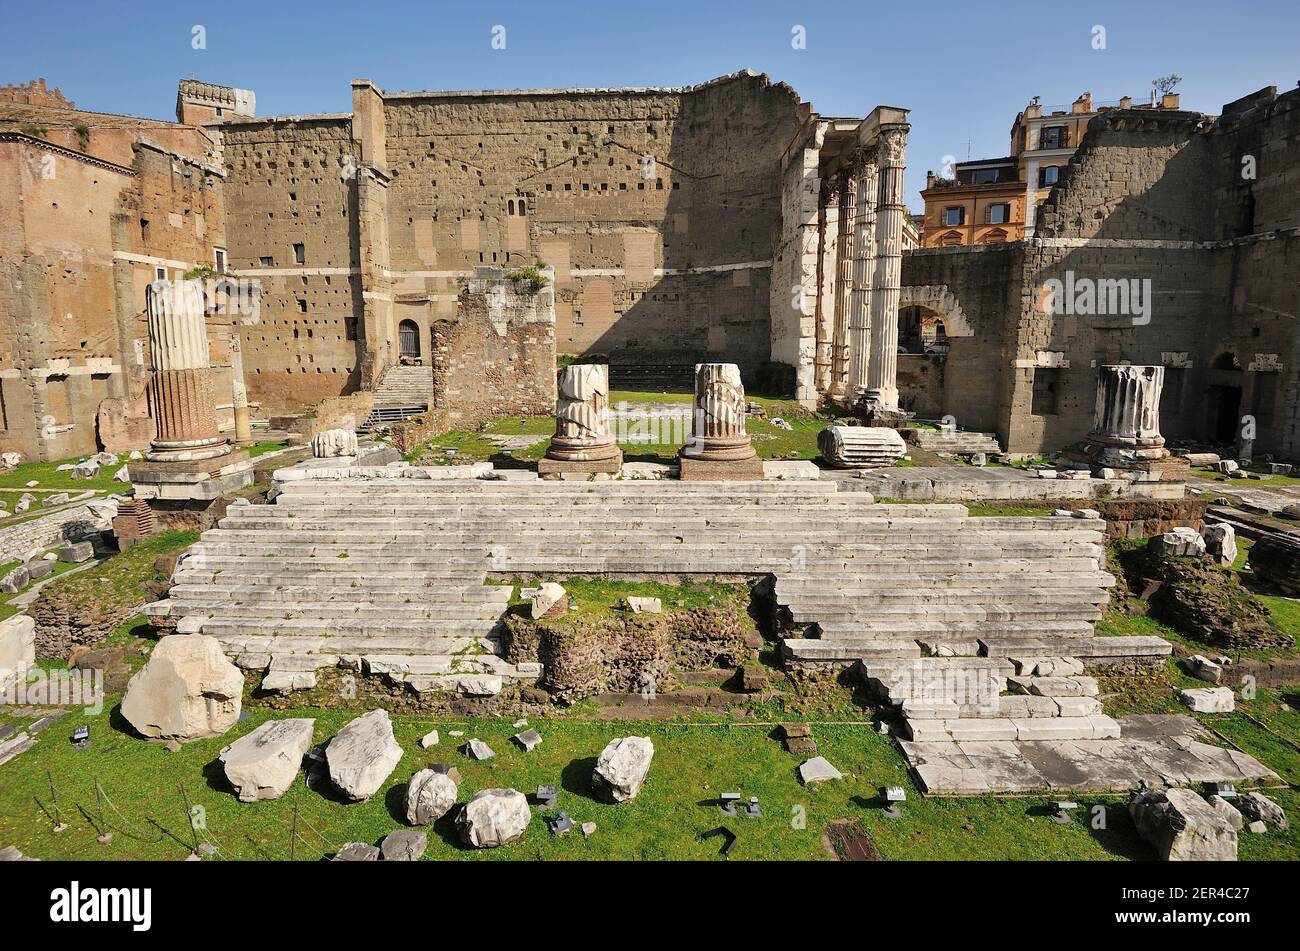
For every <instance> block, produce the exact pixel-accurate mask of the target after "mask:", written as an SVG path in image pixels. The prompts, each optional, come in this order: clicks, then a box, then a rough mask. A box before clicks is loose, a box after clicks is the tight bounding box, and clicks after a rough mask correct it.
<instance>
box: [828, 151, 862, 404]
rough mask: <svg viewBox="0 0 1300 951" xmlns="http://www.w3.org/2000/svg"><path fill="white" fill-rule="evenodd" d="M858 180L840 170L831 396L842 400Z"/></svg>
mask: <svg viewBox="0 0 1300 951" xmlns="http://www.w3.org/2000/svg"><path fill="white" fill-rule="evenodd" d="M857 192H858V182H857V179H855V178H854V177H853V176H852V175H851V174H850V173H849V172H848V171H844V172H841V173H840V181H839V225H840V231H839V236H838V237H837V239H836V250H835V329H834V335H833V339H832V342H831V386H830V398H831V399H832V400H836V401H842V400H843V399H844V397H845V395H846V394H847V393H848V383H849V297H850V295H851V294H852V292H853V254H854V245H855V237H854V233H853V228H854V224H855V222H854V218H853V214H854V208H855V207H856V204H857Z"/></svg>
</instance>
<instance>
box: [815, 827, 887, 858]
mask: <svg viewBox="0 0 1300 951" xmlns="http://www.w3.org/2000/svg"><path fill="white" fill-rule="evenodd" d="M822 845H824V846H825V847H826V851H827V852H829V853H830V854H831V855H833V856H835V858H837V859H839V860H840V861H841V862H879V861H881V860H882V858H883V856H881V854H880V848H879V847H878V846H877V845H876V841H875V840H874V839H873V838H871V836H870V835H869V834H868V833H867V830H866V829H865V828H863V826H862V821H861V820H860V819H836V820H835V821H834V822H831V823H829V824H828V825H827V826H826V831H825V832H824V833H823V834H822Z"/></svg>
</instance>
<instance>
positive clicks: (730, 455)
mask: <svg viewBox="0 0 1300 951" xmlns="http://www.w3.org/2000/svg"><path fill="white" fill-rule="evenodd" d="M745 408H746V404H745V387H744V386H743V385H742V383H741V380H740V368H739V367H738V366H736V364H734V363H697V364H696V365H695V406H694V414H693V421H692V424H691V438H690V439H689V440H688V441H687V443H686V445H685V446H684V447H682V451H681V456H680V462H681V467H682V468H681V477H682V478H683V479H685V480H710V479H762V478H763V463H762V460H761V459H759V458H758V453H757V452H755V451H754V447H753V445H752V444H751V443H750V441H749V433H747V432H746V431H745Z"/></svg>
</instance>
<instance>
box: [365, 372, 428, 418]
mask: <svg viewBox="0 0 1300 951" xmlns="http://www.w3.org/2000/svg"><path fill="white" fill-rule="evenodd" d="M432 402H433V368H432V367H426V366H416V365H409V366H403V365H400V364H399V365H397V366H392V367H389V368H388V369H387V370H386V371H385V372H384V376H383V379H381V380H380V381H379V385H378V386H377V387H375V400H374V408H373V409H372V410H371V411H370V413H369V415H368V416H367V417H366V419H365V422H363V423H362V424H361V426H359V427H358V430H359V431H360V432H369V431H370V430H372V429H374V428H375V427H377V426H384V425H387V424H389V423H395V422H400V421H401V420H403V419H409V418H410V417H412V416H418V415H419V414H420V413H423V412H425V411H426V410H428V408H429V407H430V405H432Z"/></svg>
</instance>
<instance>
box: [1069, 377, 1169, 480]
mask: <svg viewBox="0 0 1300 951" xmlns="http://www.w3.org/2000/svg"><path fill="white" fill-rule="evenodd" d="M1164 384H1165V368H1164V367H1162V366H1131V365H1128V364H1123V365H1119V366H1102V367H1099V368H1098V370H1097V407H1096V412H1095V413H1094V414H1093V420H1092V432H1090V433H1088V438H1087V440H1086V441H1085V442H1084V444H1083V447H1082V452H1081V453H1080V452H1078V451H1072V452H1070V453H1067V454H1066V457H1067V458H1068V459H1070V460H1071V461H1074V462H1076V463H1080V464H1084V465H1087V466H1088V467H1089V468H1091V469H1093V470H1101V469H1109V470H1114V471H1113V472H1111V473H1108V474H1106V475H1105V478H1116V477H1118V478H1121V479H1130V480H1138V481H1152V482H1155V481H1160V480H1167V481H1178V480H1180V479H1183V478H1185V476H1186V471H1187V463H1186V462H1185V461H1184V460H1182V459H1174V458H1171V457H1170V455H1169V450H1168V449H1166V448H1165V439H1164V437H1163V436H1162V435H1160V392H1161V390H1162V389H1164Z"/></svg>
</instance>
